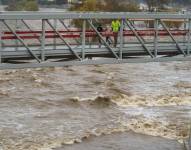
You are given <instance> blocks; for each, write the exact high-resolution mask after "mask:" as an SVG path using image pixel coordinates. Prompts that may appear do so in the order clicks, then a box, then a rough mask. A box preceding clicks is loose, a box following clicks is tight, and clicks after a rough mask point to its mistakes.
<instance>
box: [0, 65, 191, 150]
mask: <svg viewBox="0 0 191 150" xmlns="http://www.w3.org/2000/svg"><path fill="white" fill-rule="evenodd" d="M190 71H191V66H190V62H169V63H145V64H119V65H95V66H73V67H65V68H41V69H39V68H38V69H23V70H4V71H0V83H1V84H0V149H2V150H15V149H17V150H26V149H27V150H50V149H53V148H54V149H55V148H56V149H57V150H63V149H64V150H65V149H66V150H67V149H69V150H70V149H75V150H77V149H92V150H94V149H96V150H102V149H106V150H107V149H112V150H115V149H121V150H126V149H127V147H128V149H130V150H139V149H140V150H144V149H145V148H146V147H147V148H146V149H147V150H151V149H152V150H160V149H170V150H171V149H172V150H179V149H182V148H183V144H182V142H183V140H184V139H186V138H187V137H188V133H189V126H190V123H191V94H190V92H191V72H190ZM159 143H160V144H159ZM68 144H69V146H67V145H68ZM157 145H158V146H157ZM148 146H149V147H148ZM90 147H91V148H90ZM153 147H155V149H154V148H153Z"/></svg>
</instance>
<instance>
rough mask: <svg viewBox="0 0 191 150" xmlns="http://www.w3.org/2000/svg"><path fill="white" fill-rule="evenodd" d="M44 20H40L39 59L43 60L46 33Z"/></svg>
mask: <svg viewBox="0 0 191 150" xmlns="http://www.w3.org/2000/svg"><path fill="white" fill-rule="evenodd" d="M45 28H46V25H45V20H44V19H43V20H42V40H41V60H42V61H45V52H44V51H45V34H46V29H45Z"/></svg>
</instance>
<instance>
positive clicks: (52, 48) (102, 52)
mask: <svg viewBox="0 0 191 150" xmlns="http://www.w3.org/2000/svg"><path fill="white" fill-rule="evenodd" d="M68 19H72V20H80V22H81V29H75V30H74V29H71V28H70V27H68V26H67V23H66V22H67V20H68ZM112 19H119V20H120V21H121V28H120V31H119V38H118V39H119V40H118V46H117V47H116V48H114V47H113V46H112V44H109V43H108V42H107V41H106V37H107V36H109V37H112V36H113V33H112V32H110V33H106V31H105V30H104V31H103V32H99V31H98V30H97V27H96V26H95V24H94V21H95V20H96V21H99V20H102V21H103V20H107V22H108V20H112ZM167 20H168V21H173V22H182V23H184V24H185V26H184V28H185V29H184V30H180V29H176V30H175V29H170V28H168V27H167V25H166V24H165V21H167ZM13 21H16V22H21V23H22V25H23V26H24V27H25V28H24V29H19V30H18V29H17V27H16V25H15V26H14V24H12V22H13ZM33 21H38V24H36V26H37V27H39V28H40V29H38V30H37V29H34V28H33V27H32V25H30V23H31V22H33ZM144 21H151V22H153V23H154V27H153V28H152V29H144V30H143V29H139V28H137V27H136V24H135V23H137V22H144ZM0 23H1V27H0V69H11V68H13V69H19V68H33V67H54V66H69V65H90V64H92V65H94V64H119V63H146V62H164V61H189V60H191V57H190V56H189V55H190V50H191V46H190V45H191V15H189V14H166V13H156V14H155V13H142V12H141V13H123V12H121V13H110V12H106V13H103V12H100V13H92V12H89V13H79V12H67V13H66V12H54V13H47V12H2V13H0ZM58 24H59V27H58ZM15 27H16V29H15ZM103 28H105V27H103ZM146 36H147V37H148V36H149V37H152V40H149V41H148V40H147V38H145V37H146ZM164 36H165V38H166V39H167V37H168V38H170V39H168V40H166V41H165V42H164V41H162V40H161V39H162V38H163V37H164ZM130 37H134V40H133V41H130V40H129V38H130ZM90 38H98V39H100V40H99V41H101V47H98V43H95V42H90V40H89V39H90ZM49 39H53V40H54V42H53V43H51V42H50V41H49ZM181 39H184V40H183V41H182V40H181ZM27 40H30V42H31V43H32V44H31V43H30V42H27ZM35 40H36V41H35ZM58 40H59V42H58ZM13 41H16V42H13ZM34 41H35V42H34ZM71 41H73V42H74V43H71ZM13 43H14V44H13ZM99 44H100V43H99ZM96 57H97V58H96ZM89 58H92V59H89ZM94 58H96V59H94Z"/></svg>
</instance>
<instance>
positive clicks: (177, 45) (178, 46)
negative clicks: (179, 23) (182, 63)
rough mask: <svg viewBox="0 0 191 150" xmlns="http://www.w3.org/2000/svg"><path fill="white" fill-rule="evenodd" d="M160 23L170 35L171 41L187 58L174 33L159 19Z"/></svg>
mask: <svg viewBox="0 0 191 150" xmlns="http://www.w3.org/2000/svg"><path fill="white" fill-rule="evenodd" d="M159 22H160V23H161V25H162V26H163V28H164V29H165V30H166V31H167V32H168V34H169V35H170V37H171V39H172V40H173V41H174V43H175V44H176V47H177V49H178V50H179V51H180V52H181V53H182V54H183V55H184V56H186V53H185V52H184V51H183V50H182V48H181V47H180V45H179V44H178V42H177V41H176V39H175V38H174V37H173V35H172V33H171V32H170V31H169V29H168V28H167V26H166V24H165V23H164V22H163V21H162V20H160V19H159Z"/></svg>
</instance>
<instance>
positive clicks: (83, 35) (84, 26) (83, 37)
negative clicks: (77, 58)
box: [82, 20, 86, 60]
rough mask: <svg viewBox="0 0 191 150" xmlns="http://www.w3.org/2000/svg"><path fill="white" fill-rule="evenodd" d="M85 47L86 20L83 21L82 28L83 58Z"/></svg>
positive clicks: (83, 56)
mask: <svg viewBox="0 0 191 150" xmlns="http://www.w3.org/2000/svg"><path fill="white" fill-rule="evenodd" d="M85 48H86V20H84V21H83V29H82V60H84V59H85Z"/></svg>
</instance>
